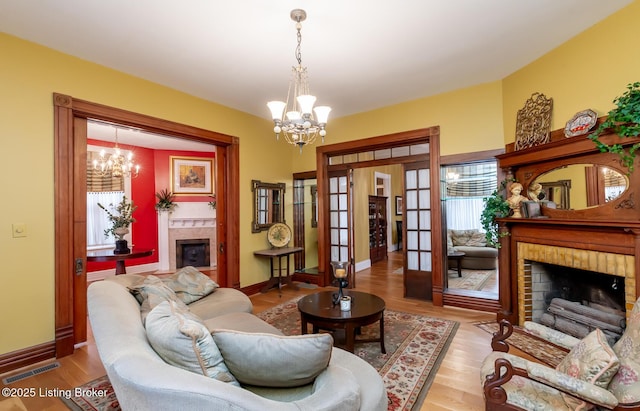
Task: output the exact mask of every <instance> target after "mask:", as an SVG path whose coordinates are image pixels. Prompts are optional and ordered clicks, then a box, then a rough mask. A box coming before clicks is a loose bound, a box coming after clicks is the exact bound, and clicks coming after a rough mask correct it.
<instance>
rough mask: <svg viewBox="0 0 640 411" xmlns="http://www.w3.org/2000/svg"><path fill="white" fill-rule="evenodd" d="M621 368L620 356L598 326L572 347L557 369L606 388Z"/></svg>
mask: <svg viewBox="0 0 640 411" xmlns="http://www.w3.org/2000/svg"><path fill="white" fill-rule="evenodd" d="M619 368H620V361H619V360H618V357H617V356H616V354H615V353H614V352H613V350H612V349H611V347H610V346H609V344H608V343H607V339H606V338H605V336H604V333H603V332H602V331H601V330H600V329H599V328H596V329H595V330H593V331H592V332H591V333H589V335H587V336H586V337H584V338H583V339H582V340H581V341H580V342H579V343H578V344H576V345H575V346H574V347H573V348H572V349H571V351H570V352H569V354H567V356H566V357H564V359H563V360H562V361H561V362H560V364H558V366H557V367H556V370H558V371H560V372H562V373H565V374H568V375H570V376H572V377H575V378H578V379H580V380H582V381H587V382H590V383H592V384H594V385H597V386H598V387H601V388H604V389H606V388H607V387H608V386H609V383H610V382H611V379H612V378H613V376H614V375H615V374H616V373H617V372H618V369H619Z"/></svg>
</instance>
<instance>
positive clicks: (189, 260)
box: [176, 238, 211, 268]
mask: <svg viewBox="0 0 640 411" xmlns="http://www.w3.org/2000/svg"><path fill="white" fill-rule="evenodd" d="M210 256H211V254H210V249H209V239H208V238H201V239H188V240H176V268H182V267H186V266H193V267H209V264H210V258H211V257H210Z"/></svg>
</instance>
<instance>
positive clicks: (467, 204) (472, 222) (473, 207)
mask: <svg viewBox="0 0 640 411" xmlns="http://www.w3.org/2000/svg"><path fill="white" fill-rule="evenodd" d="M483 208H484V203H483V201H482V198H480V197H463V198H447V199H446V200H445V209H446V214H447V228H448V229H449V230H469V229H474V228H476V229H478V230H480V231H484V230H483V229H482V225H481V224H480V216H481V215H482V209H483Z"/></svg>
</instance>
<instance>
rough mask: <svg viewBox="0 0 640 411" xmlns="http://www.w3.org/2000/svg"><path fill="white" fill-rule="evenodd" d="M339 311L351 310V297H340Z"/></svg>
mask: <svg viewBox="0 0 640 411" xmlns="http://www.w3.org/2000/svg"><path fill="white" fill-rule="evenodd" d="M340 311H351V297H349V296H346V297H342V299H341V300H340Z"/></svg>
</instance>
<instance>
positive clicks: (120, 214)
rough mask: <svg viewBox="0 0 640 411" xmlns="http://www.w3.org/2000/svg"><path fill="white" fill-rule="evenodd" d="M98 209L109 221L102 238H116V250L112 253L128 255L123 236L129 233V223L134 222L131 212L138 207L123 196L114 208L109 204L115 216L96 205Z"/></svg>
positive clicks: (128, 250)
mask: <svg viewBox="0 0 640 411" xmlns="http://www.w3.org/2000/svg"><path fill="white" fill-rule="evenodd" d="M98 207H100V208H101V209H103V210H104V211H105V212H106V213H107V215H108V216H109V221H110V222H111V227H110V228H107V229H106V230H104V236H105V237H109V235H113V236H114V237H116V248H115V250H114V251H113V253H114V254H128V253H130V252H131V250H130V249H129V247H128V245H127V240H125V239H124V236H125V235H126V234H128V233H129V226H130V225H131V223H135V221H136V219H135V218H133V212H134V211H136V208H138V207H137V206H136V205H134V204H133V201H129V200H127V196H123V197H122V201H120V202H119V203H118V204H116V205H115V206H114V205H113V204H109V208H111V209H114V210H115V212H116V213H117V214H116V213H112V212H111V211H109V209H107V207H105V206H103V205H102V204H100V203H98Z"/></svg>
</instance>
